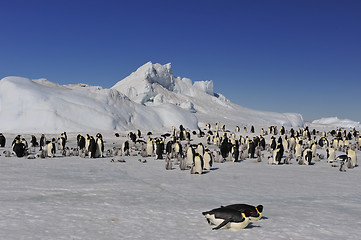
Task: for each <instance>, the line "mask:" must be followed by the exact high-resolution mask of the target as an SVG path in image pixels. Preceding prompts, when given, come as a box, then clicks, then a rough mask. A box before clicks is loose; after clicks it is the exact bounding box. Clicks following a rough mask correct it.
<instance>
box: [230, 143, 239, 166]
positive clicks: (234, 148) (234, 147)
mask: <svg viewBox="0 0 361 240" xmlns="http://www.w3.org/2000/svg"><path fill="white" fill-rule="evenodd" d="M231 155H232V160H233V162H238V159H239V146H238V143H236V144H234V145H232V149H231Z"/></svg>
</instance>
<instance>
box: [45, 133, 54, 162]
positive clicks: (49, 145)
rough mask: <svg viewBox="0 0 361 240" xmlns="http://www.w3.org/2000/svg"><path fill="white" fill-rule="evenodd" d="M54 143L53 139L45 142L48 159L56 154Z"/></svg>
mask: <svg viewBox="0 0 361 240" xmlns="http://www.w3.org/2000/svg"><path fill="white" fill-rule="evenodd" d="M55 141H56V140H55V138H52V139H51V141H47V145H46V148H47V155H48V157H51V158H53V157H54V154H55V153H56V148H55Z"/></svg>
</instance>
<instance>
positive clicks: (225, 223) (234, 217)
mask: <svg viewBox="0 0 361 240" xmlns="http://www.w3.org/2000/svg"><path fill="white" fill-rule="evenodd" d="M202 214H203V215H204V216H205V217H206V219H207V221H208V223H209V224H214V225H216V227H214V228H213V230H217V229H220V228H222V227H224V228H230V229H243V228H245V227H247V226H248V224H249V218H248V217H246V215H245V213H244V212H240V211H238V210H235V209H232V208H226V207H220V208H216V209H213V210H211V211H207V212H202Z"/></svg>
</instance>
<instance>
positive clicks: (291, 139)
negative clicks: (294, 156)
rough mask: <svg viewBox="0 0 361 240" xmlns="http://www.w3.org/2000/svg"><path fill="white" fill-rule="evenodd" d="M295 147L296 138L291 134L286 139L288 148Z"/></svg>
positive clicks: (292, 148)
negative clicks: (287, 139)
mask: <svg viewBox="0 0 361 240" xmlns="http://www.w3.org/2000/svg"><path fill="white" fill-rule="evenodd" d="M295 147H296V138H295V137H294V136H293V135H292V136H291V137H290V139H289V141H288V149H289V150H291V151H293V150H294V149H295Z"/></svg>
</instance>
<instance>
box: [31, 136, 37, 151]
mask: <svg viewBox="0 0 361 240" xmlns="http://www.w3.org/2000/svg"><path fill="white" fill-rule="evenodd" d="M38 145H39V143H38V142H37V140H36V137H35V135H31V140H30V147H32V148H35V147H37V146H38Z"/></svg>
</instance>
